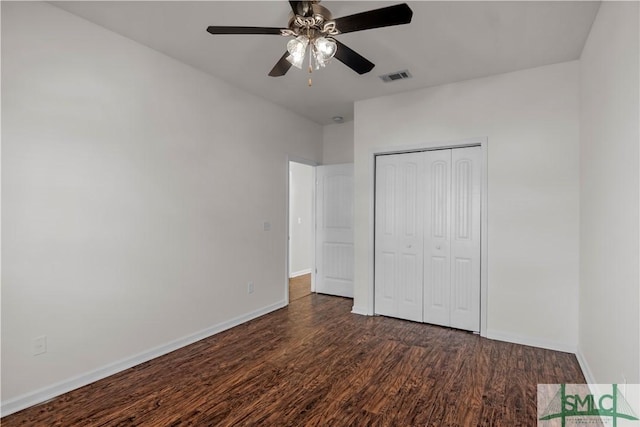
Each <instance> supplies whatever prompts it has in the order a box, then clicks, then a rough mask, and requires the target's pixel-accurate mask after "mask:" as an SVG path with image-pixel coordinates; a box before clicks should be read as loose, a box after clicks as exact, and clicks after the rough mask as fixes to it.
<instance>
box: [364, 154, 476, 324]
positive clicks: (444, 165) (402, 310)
mask: <svg viewBox="0 0 640 427" xmlns="http://www.w3.org/2000/svg"><path fill="white" fill-rule="evenodd" d="M480 153H481V151H480V147H469V148H456V149H446V150H434V151H425V152H420V153H408V154H393V155H386V156H378V157H377V158H376V206H375V213H376V219H375V222H376V224H375V236H376V237H375V311H376V313H378V314H383V315H387V316H393V317H399V318H403V319H408V320H414V321H420V322H427V323H433V324H437V325H443V326H451V327H455V328H460V329H466V330H470V331H474V332H479V330H480V200H481V197H480V177H481V171H480V164H481V163H480ZM416 297H419V298H420V299H419V301H417V302H416V300H415V298H416Z"/></svg>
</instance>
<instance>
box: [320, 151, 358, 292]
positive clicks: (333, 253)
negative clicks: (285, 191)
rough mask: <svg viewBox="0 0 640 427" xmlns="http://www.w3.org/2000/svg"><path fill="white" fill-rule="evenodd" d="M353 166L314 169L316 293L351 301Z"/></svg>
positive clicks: (343, 165)
mask: <svg viewBox="0 0 640 427" xmlns="http://www.w3.org/2000/svg"><path fill="white" fill-rule="evenodd" d="M353 199H354V195H353V164H352V163H349V164H340V165H326V166H318V167H316V280H315V285H316V292H318V293H322V294H330V295H338V296H343V297H349V298H353V269H354V268H353V262H354V255H353V217H354V210H353Z"/></svg>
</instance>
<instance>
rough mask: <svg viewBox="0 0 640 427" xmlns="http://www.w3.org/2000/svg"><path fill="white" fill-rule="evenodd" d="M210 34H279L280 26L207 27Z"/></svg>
mask: <svg viewBox="0 0 640 427" xmlns="http://www.w3.org/2000/svg"><path fill="white" fill-rule="evenodd" d="M207 32H209V33H211V34H273V35H278V36H279V35H280V34H281V33H280V28H269V27H217V26H210V27H207Z"/></svg>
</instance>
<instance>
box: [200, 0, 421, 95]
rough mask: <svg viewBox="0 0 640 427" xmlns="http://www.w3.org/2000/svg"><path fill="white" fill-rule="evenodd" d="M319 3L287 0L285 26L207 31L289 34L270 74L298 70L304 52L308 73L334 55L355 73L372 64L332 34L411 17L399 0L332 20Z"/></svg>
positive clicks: (397, 22)
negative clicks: (393, 4) (288, 14)
mask: <svg viewBox="0 0 640 427" xmlns="http://www.w3.org/2000/svg"><path fill="white" fill-rule="evenodd" d="M319 2H320V0H312V1H289V4H290V5H291V9H292V12H291V15H290V17H289V24H288V25H287V28H273V27H228V26H210V27H208V28H207V31H208V32H209V33H211V34H271V35H280V36H285V37H292V38H291V40H289V42H288V43H287V51H286V52H285V53H284V55H282V57H281V58H280V59H279V60H278V62H277V63H276V65H275V66H274V67H273V69H272V70H271V71H270V72H269V75H270V76H271V77H279V76H284V75H285V74H286V73H287V71H289V68H291V66H292V65H293V66H295V67H297V68H300V69H302V64H303V62H304V60H305V58H306V56H307V52H308V58H309V72H310V73H311V72H312V70H314V69H315V70H317V69H319V68H320V67H324V66H326V64H327V63H328V62H329V61H330V60H331V58H333V57H334V56H335V58H336V59H338V61H340V62H342V63H343V64H345V65H346V66H347V67H349V68H351V69H352V70H353V71H355V72H356V73H358V74H365V73H368V72H369V71H371V70H372V69H373V67H374V66H375V65H374V64H373V63H372V62H371V61H369V60H368V59H366V58H365V57H363V56H362V55H360V54H359V53H357V52H355V51H354V50H352V49H350V48H348V47H347V46H345V45H344V44H342V43H340V42H339V41H338V40H336V39H335V38H334V37H335V36H337V35H339V34H344V33H352V32H354V31H362V30H369V29H372V28H380V27H389V26H393V25H402V24H408V23H410V22H411V17H412V16H413V11H412V10H411V8H409V6H408V5H407V4H406V3H402V4H398V5H395V6H388V7H383V8H380V9H374V10H369V11H367V12H361V13H356V14H354V15H349V16H343V17H342V18H336V19H333V17H332V16H331V12H329V10H328V9H327V8H325V7H323V6H320V5H319V4H318V3H319ZM309 85H311V79H309Z"/></svg>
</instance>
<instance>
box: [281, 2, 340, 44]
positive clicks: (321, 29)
mask: <svg viewBox="0 0 640 427" xmlns="http://www.w3.org/2000/svg"><path fill="white" fill-rule="evenodd" d="M310 6H311V8H312V12H313V13H312V14H311V15H310V16H302V15H298V14H296V13H293V12H291V14H290V16H289V24H288V26H287V27H288V28H287V29H283V30H281V33H282V35H283V36H293V37H297V36H299V35H305V36H307V37H308V38H309V39H314V38H316V37H320V36H335V35H337V34H340V31H338V29H337V28H336V24H335V22H334V21H333V17H332V15H331V12H330V11H329V9H327V8H326V7H323V6H320V5H319V4H317V3H313V4H311V5H310Z"/></svg>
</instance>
